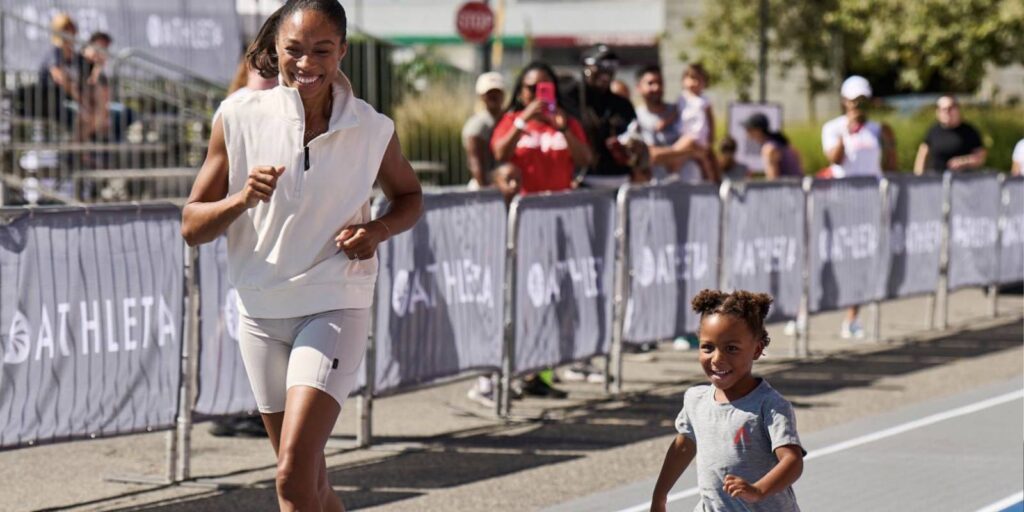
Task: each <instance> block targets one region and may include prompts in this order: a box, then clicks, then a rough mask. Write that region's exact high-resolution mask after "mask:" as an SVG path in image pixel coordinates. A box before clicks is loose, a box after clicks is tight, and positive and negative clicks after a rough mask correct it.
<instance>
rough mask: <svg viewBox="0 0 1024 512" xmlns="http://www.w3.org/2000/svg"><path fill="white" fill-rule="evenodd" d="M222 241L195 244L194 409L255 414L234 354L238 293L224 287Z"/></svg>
mask: <svg viewBox="0 0 1024 512" xmlns="http://www.w3.org/2000/svg"><path fill="white" fill-rule="evenodd" d="M227 245H228V241H227V238H226V237H223V236H222V237H219V238H217V240H215V241H213V242H210V243H208V244H203V245H201V246H199V292H200V295H199V325H200V330H199V389H198V396H197V397H196V405H195V407H194V409H193V410H194V411H195V412H196V413H199V414H202V415H205V416H224V415H235V414H242V413H254V412H255V411H256V398H255V397H254V396H253V394H252V387H250V385H249V379H248V377H247V376H246V374H245V366H243V365H242V354H241V353H240V352H239V350H238V294H237V293H235V289H234V288H232V287H231V285H230V284H229V283H228V267H227V257H228V251H227Z"/></svg>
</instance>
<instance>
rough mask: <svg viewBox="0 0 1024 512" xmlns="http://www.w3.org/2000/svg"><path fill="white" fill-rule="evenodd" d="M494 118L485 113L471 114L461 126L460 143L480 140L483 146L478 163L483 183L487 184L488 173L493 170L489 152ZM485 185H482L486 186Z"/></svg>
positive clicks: (491, 154)
mask: <svg viewBox="0 0 1024 512" xmlns="http://www.w3.org/2000/svg"><path fill="white" fill-rule="evenodd" d="M495 124H496V123H495V121H494V118H493V117H491V114H490V113H489V112H487V111H483V112H477V113H475V114H473V116H472V117H470V118H469V119H468V120H466V124H464V125H462V141H463V143H465V142H466V141H467V140H469V139H471V138H477V139H480V140H481V142H483V144H484V157H483V161H481V162H480V164H481V166H482V169H483V171H484V181H487V182H489V180H490V176H488V175H489V173H490V172H491V171H492V170H494V163H495V162H494V152H493V151H492V150H491V134H492V133H494V125H495ZM486 184H487V183H482V185H486Z"/></svg>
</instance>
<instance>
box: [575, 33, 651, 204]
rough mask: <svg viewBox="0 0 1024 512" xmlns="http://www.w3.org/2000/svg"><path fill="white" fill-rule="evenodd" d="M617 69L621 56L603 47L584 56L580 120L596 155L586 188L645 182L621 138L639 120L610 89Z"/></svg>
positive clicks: (626, 104)
mask: <svg viewBox="0 0 1024 512" xmlns="http://www.w3.org/2000/svg"><path fill="white" fill-rule="evenodd" d="M618 66H619V58H618V56H617V55H616V54H615V52H613V51H611V50H610V49H609V48H608V47H607V46H605V45H603V44H602V45H597V46H596V47H594V48H592V49H590V50H589V51H587V52H586V53H585V55H584V57H583V84H582V86H580V87H579V88H578V91H577V93H578V96H579V98H580V105H581V106H580V118H581V120H582V122H583V127H584V128H585V129H586V133H587V137H588V139H589V141H590V146H591V152H592V153H593V155H594V161H593V164H592V165H591V166H590V168H589V169H588V171H587V173H586V175H585V176H584V178H583V185H584V186H586V187H590V188H601V189H616V188H619V186H621V185H622V184H624V183H627V182H629V181H631V180H636V181H642V180H643V174H642V173H641V172H640V171H639V170H637V169H635V168H634V165H633V164H634V163H635V156H636V155H635V154H633V153H632V152H631V151H630V150H629V149H627V147H626V146H624V145H623V144H622V142H621V140H620V139H619V136H621V135H622V134H624V133H625V132H626V129H627V128H628V127H629V123H631V122H633V120H634V119H636V112H635V111H634V110H633V104H632V103H630V101H629V100H628V99H626V98H623V97H622V96H619V95H617V94H615V93H613V92H612V90H611V85H612V81H613V80H615V72H616V70H617V69H618Z"/></svg>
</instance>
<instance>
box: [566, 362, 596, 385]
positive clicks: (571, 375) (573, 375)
mask: <svg viewBox="0 0 1024 512" xmlns="http://www.w3.org/2000/svg"><path fill="white" fill-rule="evenodd" d="M589 375H590V372H588V371H587V368H586V367H585V366H583V365H575V364H574V365H572V366H570V367H568V368H566V369H565V370H562V380H564V381H566V382H583V381H585V380H587V377H588V376H589Z"/></svg>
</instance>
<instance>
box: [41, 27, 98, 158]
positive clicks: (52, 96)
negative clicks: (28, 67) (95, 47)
mask: <svg viewBox="0 0 1024 512" xmlns="http://www.w3.org/2000/svg"><path fill="white" fill-rule="evenodd" d="M50 31H51V36H50V42H51V43H52V45H53V46H52V47H51V48H50V50H49V51H48V52H47V53H46V56H45V57H44V58H43V62H42V63H41V64H40V66H39V84H40V87H41V92H42V98H40V99H41V100H42V101H43V102H45V105H44V106H43V109H44V110H43V111H42V113H43V114H44V115H50V116H55V117H57V118H58V119H60V120H61V122H62V124H64V125H65V126H67V127H69V128H72V129H73V131H74V139H75V140H78V141H82V140H85V135H86V130H84V129H83V128H84V127H87V126H89V125H90V124H91V119H89V118H88V112H84V111H80V112H79V113H78V116H77V117H75V116H74V115H73V113H72V112H73V111H72V110H71V109H70V108H69V105H68V102H69V101H73V102H76V103H78V104H79V105H83V104H84V103H83V101H82V84H83V81H84V77H83V67H84V62H83V59H82V56H81V55H80V54H79V53H78V52H76V51H75V36H77V35H78V27H77V26H76V25H75V22H74V20H72V19H71V16H69V15H68V14H67V13H59V14H57V15H56V16H54V17H53V19H52V20H51V21H50Z"/></svg>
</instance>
